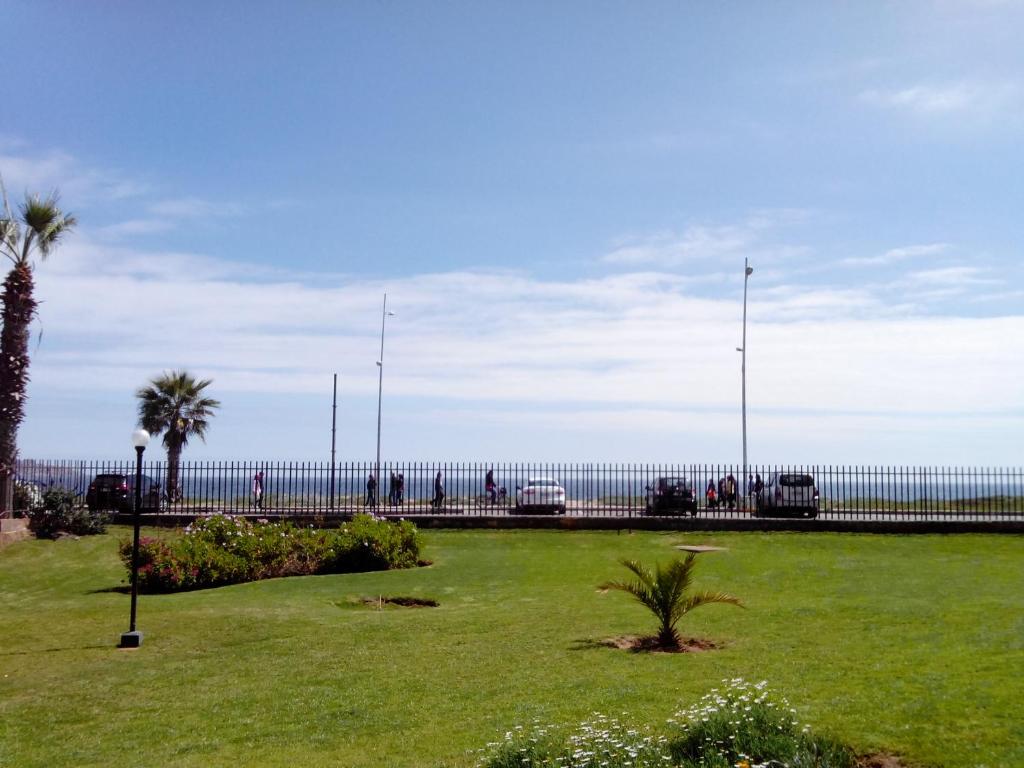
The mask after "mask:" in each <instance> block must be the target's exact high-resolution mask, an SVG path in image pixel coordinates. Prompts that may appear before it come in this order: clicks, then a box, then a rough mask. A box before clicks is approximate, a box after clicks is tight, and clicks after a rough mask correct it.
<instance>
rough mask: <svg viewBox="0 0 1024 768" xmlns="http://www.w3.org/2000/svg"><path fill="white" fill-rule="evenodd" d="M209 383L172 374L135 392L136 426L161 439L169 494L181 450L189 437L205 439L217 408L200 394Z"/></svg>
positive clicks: (217, 404)
mask: <svg viewBox="0 0 1024 768" xmlns="http://www.w3.org/2000/svg"><path fill="white" fill-rule="evenodd" d="M211 383H212V381H211V380H210V379H202V380H196V379H195V378H193V377H192V375H191V374H190V373H188V372H187V371H172V372H170V373H164V374H163V375H161V376H157V377H156V378H154V379H152V380H151V381H150V383H149V386H146V387H141V388H140V389H139V390H138V391H137V392H136V393H135V396H136V397H138V398H139V425H140V426H141V427H142V428H143V429H145V430H146V431H147V432H149V433H150V434H151V435H153V436H154V437H155V436H157V435H160V434H163V436H164V447H165V448H167V490H168V493H170V494H172V495H173V494H174V493H175V492H176V491H177V488H178V462H179V459H180V457H181V451H182V449H183V448H184V447H185V446H186V445H188V439H189V438H190V437H193V436H194V437H198V438H199V439H200V440H203V441H205V440H206V428H207V427H208V426H209V425H210V418H211V417H212V416H213V411H214V410H215V409H216V408H220V402H219V401H217V400H214V399H213V398H212V397H205V396H204V395H203V390H204V389H206V388H207V387H208V386H209V385H210V384H211Z"/></svg>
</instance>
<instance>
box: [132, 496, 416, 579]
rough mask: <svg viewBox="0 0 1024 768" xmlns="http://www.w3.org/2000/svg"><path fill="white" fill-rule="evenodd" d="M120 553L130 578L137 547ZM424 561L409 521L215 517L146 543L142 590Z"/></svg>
mask: <svg viewBox="0 0 1024 768" xmlns="http://www.w3.org/2000/svg"><path fill="white" fill-rule="evenodd" d="M120 554H121V559H122V561H123V562H124V564H125V567H126V568H128V569H129V573H130V571H131V562H132V543H131V541H124V542H122V543H121V546H120ZM419 554H420V541H419V532H418V531H417V529H416V526H414V525H413V524H412V523H410V522H407V521H404V520H403V521H399V522H389V521H383V520H377V519H376V518H373V517H371V516H369V515H356V516H355V517H354V518H353V519H352V521H351V522H348V523H346V524H344V525H342V526H341V527H340V528H335V529H319V528H312V527H309V528H298V527H296V526H295V525H294V524H292V523H289V522H276V523H266V522H264V523H253V522H250V521H248V520H245V519H243V518H240V517H231V516H229V515H213V516H211V517H206V518H201V519H199V520H196V521H195V522H194V523H192V524H191V525H189V526H188V527H187V528H186V529H185V531H184V534H183V535H182V536H180V537H177V538H173V539H157V538H148V537H144V538H142V539H141V540H140V542H139V589H141V590H143V591H146V592H174V591H178V590H185V589H201V588H204V587H219V586H223V585H226V584H238V583H241V582H245V581H257V580H259V579H271V578H276V577H280V576H304V575H309V574H314V573H351V572H357V571H381V570H389V569H393V568H411V567H413V566H415V565H416V564H417V563H418V562H419Z"/></svg>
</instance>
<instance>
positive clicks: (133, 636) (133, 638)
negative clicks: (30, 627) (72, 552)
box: [119, 429, 149, 648]
mask: <svg viewBox="0 0 1024 768" xmlns="http://www.w3.org/2000/svg"><path fill="white" fill-rule="evenodd" d="M132 445H134V446H135V502H134V505H133V509H134V514H133V515H132V517H133V518H134V524H135V533H134V536H133V537H132V615H131V619H130V621H129V624H128V631H127V632H124V633H122V634H121V644H120V646H119V647H121V648H138V647H139V646H140V645H142V633H141V632H137V631H136V630H135V605H136V603H137V602H138V599H139V514H140V511H141V509H142V453H143V451H145V450H146V446H147V445H149V432H147V431H146V430H144V429H136V430H135V431H134V432H132Z"/></svg>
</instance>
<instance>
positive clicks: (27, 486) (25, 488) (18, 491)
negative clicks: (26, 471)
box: [14, 480, 43, 517]
mask: <svg viewBox="0 0 1024 768" xmlns="http://www.w3.org/2000/svg"><path fill="white" fill-rule="evenodd" d="M42 505H43V492H42V491H40V490H39V486H37V485H36V484H35V483H30V482H28V481H27V480H15V481H14V516H15V517H24V516H25V515H27V514H28V513H29V512H31V511H32V510H34V509H37V508H38V507H41V506H42Z"/></svg>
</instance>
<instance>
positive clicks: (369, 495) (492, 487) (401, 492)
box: [261, 469, 505, 509]
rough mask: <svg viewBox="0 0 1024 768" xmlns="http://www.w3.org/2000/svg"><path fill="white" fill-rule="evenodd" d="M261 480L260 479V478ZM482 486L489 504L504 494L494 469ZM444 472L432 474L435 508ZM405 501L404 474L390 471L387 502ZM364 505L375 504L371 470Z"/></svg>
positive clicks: (440, 500) (441, 495) (441, 502)
mask: <svg viewBox="0 0 1024 768" xmlns="http://www.w3.org/2000/svg"><path fill="white" fill-rule="evenodd" d="M261 482H262V480H261ZM484 488H485V490H486V491H487V498H488V500H489V501H490V503H491V504H497V503H498V496H499V495H501V496H504V495H505V489H504V488H499V487H498V484H497V483H495V482H494V470H493V469H489V470H487V476H486V478H485V479H484ZM444 497H445V493H444V474H443V473H442V472H441V471H440V470H438V472H437V474H436V475H435V476H434V497H433V498H432V499H431V500H430V506H432V507H433V508H435V509H437V508H439V507H441V506H444ZM404 501H405V475H404V474H402V473H401V472H399V473H397V474H396V473H395V472H392V473H391V481H390V482H389V484H388V504H390V505H391V506H398V505H400V504H402V502H404ZM364 506H367V507H375V506H377V476H376V475H375V474H374V473H373V472H371V473H370V474H369V475H368V476H367V478H366V501H365V502H364Z"/></svg>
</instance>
